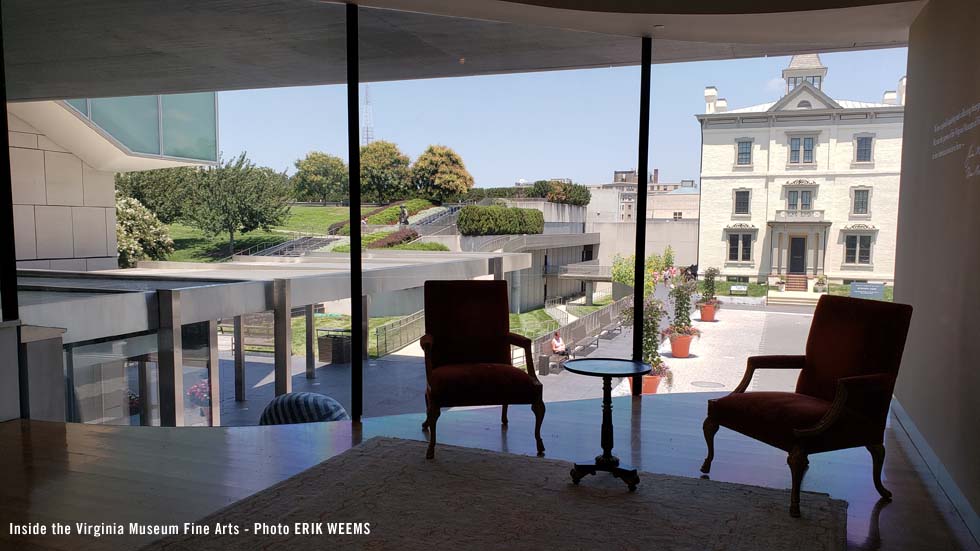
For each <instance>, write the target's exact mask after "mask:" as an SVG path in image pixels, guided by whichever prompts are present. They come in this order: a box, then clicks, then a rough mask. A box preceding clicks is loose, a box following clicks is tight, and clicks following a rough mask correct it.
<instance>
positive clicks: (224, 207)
mask: <svg viewBox="0 0 980 551" xmlns="http://www.w3.org/2000/svg"><path fill="white" fill-rule="evenodd" d="M196 176H197V177H196V178H194V180H193V185H192V186H190V190H189V191H190V193H189V194H188V203H187V212H186V213H185V218H186V220H187V222H188V223H190V224H191V225H192V226H194V227H196V228H198V229H200V230H201V231H203V232H204V233H206V234H208V235H217V234H219V233H227V234H228V241H229V244H228V247H229V254H233V253H234V252H235V235H236V234H242V233H246V232H250V231H252V230H256V229H259V228H261V229H264V230H269V229H270V228H271V227H272V226H276V225H279V224H282V223H283V221H284V220H285V218H286V215H287V214H288V213H289V206H288V202H289V199H290V193H289V191H290V190H289V185H288V179H287V178H286V175H285V174H284V173H279V172H275V171H274V170H272V169H269V168H265V167H256V166H255V165H254V164H252V162H251V161H249V160H248V158H247V157H246V156H245V153H242V154H241V155H239V156H238V157H237V158H235V159H233V160H231V161H227V162H222V163H219V164H218V166H214V167H209V168H207V169H202V170H199V171H198V172H197V174H196Z"/></svg>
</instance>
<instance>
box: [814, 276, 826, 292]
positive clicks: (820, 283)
mask: <svg viewBox="0 0 980 551" xmlns="http://www.w3.org/2000/svg"><path fill="white" fill-rule="evenodd" d="M826 291H827V276H825V275H823V274H821V275H819V276H817V280H816V281H815V282H813V292H814V293H823V292H826Z"/></svg>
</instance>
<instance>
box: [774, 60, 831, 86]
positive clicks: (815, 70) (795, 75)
mask: <svg viewBox="0 0 980 551" xmlns="http://www.w3.org/2000/svg"><path fill="white" fill-rule="evenodd" d="M826 76H827V68H826V67H824V65H823V63H822V62H821V61H820V56H819V55H817V54H802V55H794V56H793V58H792V59H790V61H789V66H788V67H786V68H785V69H783V79H784V80H785V81H786V93H787V94H788V93H790V92H792V91H793V90H794V89H795V88H796V87H797V86H799V85H800V84H802V83H804V82H806V83H808V84H810V85H811V86H813V87H815V88H817V89H823V80H824V78H825V77H826Z"/></svg>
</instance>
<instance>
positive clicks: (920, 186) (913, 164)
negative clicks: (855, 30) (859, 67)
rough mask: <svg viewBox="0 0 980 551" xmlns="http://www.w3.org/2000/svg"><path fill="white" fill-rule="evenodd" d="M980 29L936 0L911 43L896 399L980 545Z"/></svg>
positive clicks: (967, 9)
mask: <svg viewBox="0 0 980 551" xmlns="http://www.w3.org/2000/svg"><path fill="white" fill-rule="evenodd" d="M978 23H980V3H978V2H976V1H975V0H932V2H930V3H929V4H927V5H926V6H925V7H924V8H923V10H922V12H921V13H920V14H919V17H918V18H917V19H916V21H915V23H914V24H913V26H912V29H911V33H910V37H909V53H908V66H909V84H908V101H907V109H906V119H905V151H904V152H903V157H902V165H903V170H902V188H901V193H902V204H901V207H900V211H899V219H900V224H899V239H898V244H899V246H898V251H897V258H896V273H895V300H896V301H898V302H905V303H908V304H911V305H913V306H914V307H915V313H914V314H913V316H912V328H911V332H910V334H909V339H908V343H907V344H906V346H905V356H904V360H903V362H902V371H901V374H900V376H899V379H898V386H897V387H896V389H895V397H896V398H897V400H898V402H899V403H900V404H901V408H896V409H899V411H900V413H902V414H904V415H900V416H899V418H900V420H902V423H903V425H905V426H906V428H907V429H909V433H910V435H911V436H912V437H913V440H914V441H915V443H916V447H917V448H918V449H919V451H920V452H922V454H923V457H924V458H925V460H926V462H927V463H928V464H929V467H930V469H931V470H932V472H933V473H935V474H936V477H937V479H938V480H939V483H940V484H941V485H942V486H943V489H944V490H945V493H946V494H947V495H948V496H949V497H950V499H951V500H952V501H953V503H954V505H956V506H957V509H958V510H959V512H960V515H961V516H962V517H963V518H964V520H965V521H966V523H967V525H968V526H969V527H970V528H971V530H972V531H973V534H974V536H975V537H978V538H980V518H978V516H977V511H980V468H978V465H980V439H978V438H977V427H978V426H980V407H978V406H977V402H978V398H977V396H978V395H980V370H978V369H977V358H980V339H978V338H977V335H978V333H977V321H976V317H977V312H980V292H978V291H977V276H978V274H980V246H978V240H980V217H978V216H977V213H978V212H980V68H978V66H977V52H980V34H978V33H977V24H978ZM971 108H972V109H973V110H972V111H969V109H971ZM965 109H966V110H967V111H964V110H965ZM958 115H962V117H961V118H959V120H956V121H953V122H951V123H950V124H946V123H947V121H950V120H951V118H952V117H956V116H958ZM970 125H973V128H969V126H970ZM937 127H938V128H937ZM957 130H959V131H961V134H960V135H958V136H952V137H951V138H950V139H944V136H947V135H949V134H950V132H955V131H957ZM934 143H938V145H934ZM971 155H972V156H971Z"/></svg>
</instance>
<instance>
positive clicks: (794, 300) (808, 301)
mask: <svg viewBox="0 0 980 551" xmlns="http://www.w3.org/2000/svg"><path fill="white" fill-rule="evenodd" d="M820 296H821V295H820V294H818V293H809V292H806V291H783V292H779V291H769V295H768V296H767V297H766V304H767V305H776V306H816V305H817V301H818V300H820Z"/></svg>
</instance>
